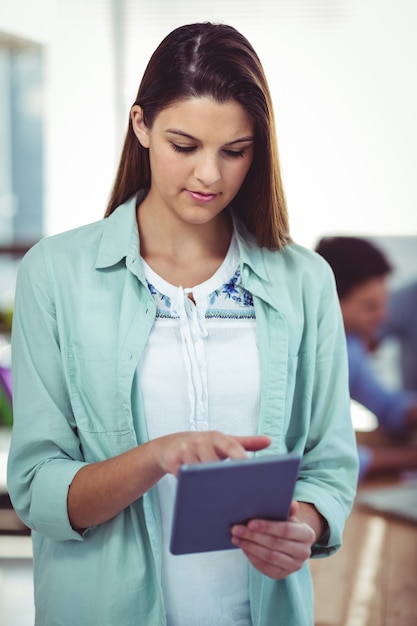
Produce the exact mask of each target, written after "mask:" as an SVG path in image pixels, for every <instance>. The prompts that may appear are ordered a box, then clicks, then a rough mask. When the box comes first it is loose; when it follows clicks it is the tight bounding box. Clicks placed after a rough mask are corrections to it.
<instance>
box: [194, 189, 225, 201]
mask: <svg viewBox="0 0 417 626" xmlns="http://www.w3.org/2000/svg"><path fill="white" fill-rule="evenodd" d="M186 191H187V193H188V195H189V196H191V198H192V199H193V200H195V201H196V202H202V203H208V202H212V200H214V199H215V198H217V196H218V194H217V193H203V192H201V191H192V190H191V189H187V190H186Z"/></svg>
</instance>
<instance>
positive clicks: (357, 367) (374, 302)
mask: <svg viewBox="0 0 417 626" xmlns="http://www.w3.org/2000/svg"><path fill="white" fill-rule="evenodd" d="M316 251H317V252H318V253H319V254H320V255H321V256H322V257H324V258H325V259H326V261H327V262H328V263H329V265H330V266H331V268H332V269H333V273H334V275H335V279H336V286H337V291H338V295H339V301H340V306H341V310H342V315H343V321H344V325H345V331H346V338H347V346H348V358H349V389H350V395H351V398H353V399H354V400H356V401H357V402H360V403H361V404H362V405H363V406H365V407H366V408H367V409H369V410H370V411H372V413H374V414H375V416H376V418H377V420H378V424H379V426H380V427H381V429H383V430H384V431H386V432H388V433H389V434H390V435H392V436H394V437H395V438H397V437H401V438H403V439H407V437H408V435H409V433H411V431H413V430H414V431H415V432H417V394H413V393H411V392H408V391H406V390H395V391H394V390H391V389H388V388H386V387H385V386H384V384H383V383H382V382H381V381H380V380H378V378H377V376H376V375H375V373H374V370H373V368H372V364H371V360H370V351H369V347H370V346H371V345H374V344H375V341H376V339H377V337H378V332H379V330H380V328H381V327H382V324H383V323H384V321H385V320H386V318H387V312H388V297H389V292H388V285H387V278H388V275H389V274H390V272H391V271H392V267H391V265H390V263H389V262H388V260H387V259H386V257H385V256H384V254H383V253H382V251H381V250H379V249H378V248H377V247H376V246H374V245H373V244H372V243H370V242H369V241H367V240H365V239H361V238H356V237H324V238H323V239H321V240H320V241H319V243H318V244H317V246H316ZM410 313H411V311H410ZM413 313H414V314H415V309H414V310H413ZM359 455H360V459H361V476H363V475H364V474H365V473H371V472H374V471H380V470H390V469H403V468H407V467H417V448H414V447H411V448H407V447H402V446H399V447H398V448H392V449H390V450H372V451H371V450H370V449H369V448H365V447H362V446H360V448H359ZM379 455H381V456H379Z"/></svg>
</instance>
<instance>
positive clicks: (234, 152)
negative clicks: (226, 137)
mask: <svg viewBox="0 0 417 626" xmlns="http://www.w3.org/2000/svg"><path fill="white" fill-rule="evenodd" d="M224 152H225V154H227V156H229V157H231V158H232V159H237V158H239V157H243V156H244V155H245V151H244V150H225V151H224Z"/></svg>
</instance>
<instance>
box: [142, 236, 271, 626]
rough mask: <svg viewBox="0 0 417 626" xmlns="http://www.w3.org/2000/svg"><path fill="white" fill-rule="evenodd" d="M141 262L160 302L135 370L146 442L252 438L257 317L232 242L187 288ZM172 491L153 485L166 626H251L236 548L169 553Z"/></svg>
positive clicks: (169, 482) (164, 484)
mask: <svg viewBox="0 0 417 626" xmlns="http://www.w3.org/2000/svg"><path fill="white" fill-rule="evenodd" d="M143 263H144V267H145V275H146V279H147V281H148V285H149V289H150V291H151V293H152V294H153V295H154V297H155V300H156V303H157V316H156V320H155V324H154V326H153V329H152V332H151V335H150V337H149V340H148V343H147V346H146V348H145V351H144V354H143V357H142V359H141V362H140V364H139V381H140V386H141V392H142V397H143V399H144V410H145V417H146V423H147V428H148V434H149V438H150V439H153V438H156V437H160V436H163V435H166V434H169V433H175V432H179V431H188V430H220V431H223V432H226V433H230V434H235V435H250V434H254V433H256V431H257V418H258V415H259V401H260V368H259V356H258V348H257V344H256V332H255V311H254V306H253V301H252V297H251V295H250V293H248V292H247V291H246V290H245V289H244V288H243V287H242V285H241V282H240V269H239V252H238V247H237V243H236V241H235V239H234V237H233V238H232V241H231V244H230V247H229V251H228V253H227V255H226V258H225V260H224V261H223V263H222V265H221V266H220V268H219V269H218V270H217V271H216V272H215V274H214V275H213V276H212V277H211V278H210V279H209V280H207V281H205V282H204V283H202V284H200V285H197V286H194V287H192V288H188V289H183V288H182V287H176V286H173V285H171V284H169V283H167V282H166V281H165V280H163V279H162V278H161V277H160V276H158V275H157V274H156V273H155V272H154V271H153V270H152V269H151V268H150V267H149V266H148V265H147V264H146V263H145V262H144V261H143ZM190 292H192V294H193V299H194V302H195V304H194V303H193V302H192V300H190V298H189V297H188V294H189V293H190ZM175 489H176V479H175V477H174V476H172V475H170V474H169V475H166V476H164V477H163V478H162V479H161V480H160V481H159V483H158V485H157V490H158V496H159V501H160V508H161V517H162V531H163V562H162V588H163V594H164V601H165V607H166V612H167V619H168V626H191V625H192V626H213V624H216V626H229V625H230V626H231V625H232V624H233V625H235V626H236V625H239V626H250V624H251V618H250V607H249V594H248V570H249V566H248V561H247V559H246V557H245V556H244V555H243V553H242V552H241V551H240V550H224V551H218V552H209V553H203V554H191V555H181V556H178V555H176V556H174V555H172V554H171V553H170V552H169V542H170V534H171V521H172V512H173V506H174V498H175Z"/></svg>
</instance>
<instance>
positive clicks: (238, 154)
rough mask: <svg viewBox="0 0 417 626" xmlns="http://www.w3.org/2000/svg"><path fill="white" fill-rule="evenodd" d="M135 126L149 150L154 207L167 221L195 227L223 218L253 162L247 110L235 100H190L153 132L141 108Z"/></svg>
mask: <svg viewBox="0 0 417 626" xmlns="http://www.w3.org/2000/svg"><path fill="white" fill-rule="evenodd" d="M132 122H133V129H134V132H135V134H136V136H137V138H138V140H139V141H140V143H141V144H142V145H143V146H144V147H145V148H148V149H149V160H150V166H151V187H150V190H149V193H148V195H147V198H146V200H147V203H148V206H149V207H152V210H153V211H159V212H160V215H161V217H164V218H169V217H171V218H172V217H174V218H175V219H179V220H182V221H185V222H187V223H190V224H205V223H208V222H210V221H211V220H212V219H213V218H215V217H217V216H218V215H219V214H220V213H221V211H223V209H224V208H225V207H226V206H227V205H228V204H229V203H230V202H231V200H232V199H233V198H234V196H235V195H236V194H237V192H238V191H239V189H240V187H241V185H242V183H243V181H244V179H245V176H246V174H247V172H248V170H249V168H250V165H251V163H252V159H253V143H254V130H253V124H252V122H251V120H250V118H249V117H248V115H247V113H246V111H245V109H244V108H243V107H242V106H241V105H240V104H238V103H237V102H235V101H228V102H225V103H222V104H220V103H218V102H216V101H214V100H212V99H211V98H189V99H187V100H182V101H179V102H176V103H174V104H172V105H170V106H168V107H166V108H165V109H163V110H162V111H160V112H159V114H158V115H157V116H156V118H155V120H154V123H153V125H152V127H151V128H147V127H146V126H145V124H144V122H143V117H142V110H141V108H140V107H139V106H136V105H135V106H134V107H133V108H132Z"/></svg>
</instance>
